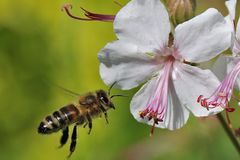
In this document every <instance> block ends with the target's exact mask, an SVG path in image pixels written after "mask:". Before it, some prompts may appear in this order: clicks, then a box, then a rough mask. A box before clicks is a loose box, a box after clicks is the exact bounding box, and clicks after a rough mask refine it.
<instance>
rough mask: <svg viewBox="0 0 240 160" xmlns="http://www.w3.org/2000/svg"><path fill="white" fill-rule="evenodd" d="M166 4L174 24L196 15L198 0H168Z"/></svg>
mask: <svg viewBox="0 0 240 160" xmlns="http://www.w3.org/2000/svg"><path fill="white" fill-rule="evenodd" d="M166 5H167V8H168V11H169V14H170V17H171V20H172V23H173V25H174V26H176V25H178V24H180V23H182V22H185V21H187V20H189V19H191V18H192V17H193V16H194V15H195V8H196V0H166Z"/></svg>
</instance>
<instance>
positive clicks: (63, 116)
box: [38, 104, 80, 134]
mask: <svg viewBox="0 0 240 160" xmlns="http://www.w3.org/2000/svg"><path fill="white" fill-rule="evenodd" d="M79 116H80V112H79V110H78V109H77V108H76V107H75V106H74V105H73V104H70V105H67V106H65V107H62V108H61V109H60V110H59V111H56V112H54V113H53V114H52V115H49V116H47V117H46V118H45V119H44V120H43V121H42V122H41V123H40V125H39V127H38V133H42V134H50V133H53V132H57V131H59V130H60V129H63V128H65V127H66V126H68V125H70V124H72V123H75V122H76V121H77V119H79Z"/></svg>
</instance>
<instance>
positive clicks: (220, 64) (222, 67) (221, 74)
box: [211, 56, 228, 81]
mask: <svg viewBox="0 0 240 160" xmlns="http://www.w3.org/2000/svg"><path fill="white" fill-rule="evenodd" d="M211 70H212V72H213V73H214V74H215V75H216V76H217V77H218V79H219V80H220V81H222V80H223V79H224V78H225V76H226V75H227V73H228V72H227V58H226V56H220V57H218V59H217V60H216V62H215V63H214V65H213V67H212V69H211Z"/></svg>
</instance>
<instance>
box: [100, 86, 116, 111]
mask: <svg viewBox="0 0 240 160" xmlns="http://www.w3.org/2000/svg"><path fill="white" fill-rule="evenodd" d="M97 97H98V99H99V100H100V103H101V104H102V105H103V106H104V107H106V108H113V109H115V107H114V104H113V103H112V102H111V97H110V96H109V95H108V94H107V92H106V91H104V90H98V91H97Z"/></svg>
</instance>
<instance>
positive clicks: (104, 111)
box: [100, 105, 108, 124]
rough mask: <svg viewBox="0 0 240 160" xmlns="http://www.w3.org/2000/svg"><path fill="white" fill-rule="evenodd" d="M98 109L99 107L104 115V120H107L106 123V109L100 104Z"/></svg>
mask: <svg viewBox="0 0 240 160" xmlns="http://www.w3.org/2000/svg"><path fill="white" fill-rule="evenodd" d="M100 109H101V111H102V112H103V113H104V117H105V119H106V122H107V124H108V114H107V110H106V109H105V108H104V107H103V106H102V105H100Z"/></svg>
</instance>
